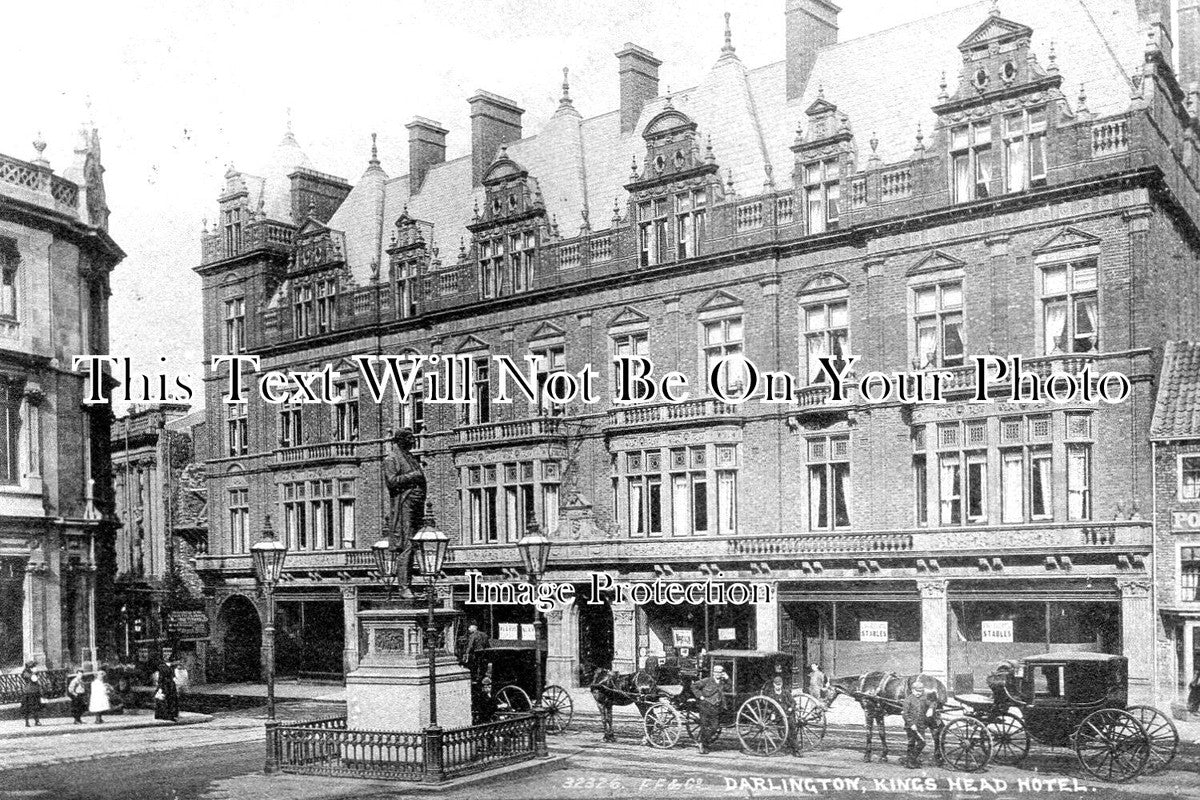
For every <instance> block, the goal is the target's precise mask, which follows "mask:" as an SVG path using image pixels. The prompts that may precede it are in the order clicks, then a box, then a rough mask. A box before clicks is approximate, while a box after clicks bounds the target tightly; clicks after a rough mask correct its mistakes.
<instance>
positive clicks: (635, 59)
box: [617, 42, 662, 133]
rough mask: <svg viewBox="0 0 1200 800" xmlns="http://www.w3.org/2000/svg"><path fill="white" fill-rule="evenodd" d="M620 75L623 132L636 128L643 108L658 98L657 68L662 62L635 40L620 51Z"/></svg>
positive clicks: (618, 56) (618, 57)
mask: <svg viewBox="0 0 1200 800" xmlns="http://www.w3.org/2000/svg"><path fill="white" fill-rule="evenodd" d="M617 62H618V63H619V64H620V76H621V133H629V132H630V131H632V130H633V129H634V128H636V127H637V122H638V118H639V117H641V115H642V107H643V106H645V105H646V103H647V102H649V101H650V100H653V99H654V98H655V97H658V68H659V67H661V66H662V62H661V61H659V60H658V59H657V58H655V57H654V54H653V53H651V52H650V51H649V50H647V49H646V48H644V47H638V46H637V45H636V44H633V43H632V42H626V43H625V49H623V50H621V51H620V52H618V53H617Z"/></svg>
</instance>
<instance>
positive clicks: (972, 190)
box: [950, 120, 992, 203]
mask: <svg viewBox="0 0 1200 800" xmlns="http://www.w3.org/2000/svg"><path fill="white" fill-rule="evenodd" d="M950 161H951V174H952V175H953V180H954V184H953V189H954V202H956V203H965V202H966V201H968V200H979V199H982V198H984V197H987V196H988V187H989V186H990V185H991V181H992V122H991V120H983V121H981V122H973V123H971V124H970V125H959V126H958V127H956V128H952V129H951V130H950Z"/></svg>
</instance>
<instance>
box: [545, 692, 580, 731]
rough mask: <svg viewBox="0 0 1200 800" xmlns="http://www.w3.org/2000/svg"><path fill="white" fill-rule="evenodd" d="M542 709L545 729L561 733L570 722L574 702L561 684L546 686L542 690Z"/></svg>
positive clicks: (573, 710) (573, 711)
mask: <svg viewBox="0 0 1200 800" xmlns="http://www.w3.org/2000/svg"><path fill="white" fill-rule="evenodd" d="M542 710H544V711H545V712H546V731H547V732H549V733H562V732H563V731H565V730H566V729H567V726H568V725H570V724H571V715H572V714H574V713H575V703H574V702H572V701H571V695H569V694H567V690H566V689H564V688H562V687H561V686H547V687H546V689H545V691H543V692H542Z"/></svg>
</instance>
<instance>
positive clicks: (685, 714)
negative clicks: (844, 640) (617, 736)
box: [642, 650, 825, 756]
mask: <svg viewBox="0 0 1200 800" xmlns="http://www.w3.org/2000/svg"><path fill="white" fill-rule="evenodd" d="M718 666H719V667H721V668H722V669H724V671H725V673H726V674H727V675H728V676H729V679H730V680H729V685H728V688H727V689H726V691H725V698H724V704H723V708H722V710H721V713H720V717H719V722H720V727H721V728H722V729H724V728H733V729H734V730H735V731H736V732H737V736H738V740H739V742H740V743H741V745H742V750H743V751H744V752H746V753H751V754H754V755H761V756H768V755H773V754H774V753H777V752H779V750H780V749H781V748H782V747H783V746H784V745H785V744H787V742H788V741H789V738H790V737H792V736H794V739H793V741H794V742H795V746H796V748H797V749H802V748H803V747H804V746H805V745H807V744H809V743H811V742H814V741H816V740H817V739H820V738H823V737H824V735H825V709H824V707H823V706H822V705H821V703H820V702H819V701H818V700H817V699H816V698H814V697H810V696H809V695H807V694H804V693H803V692H793V689H792V670H793V665H792V655H791V654H790V653H773V652H762V651H753V650H714V651H713V652H711V653H708V654H707V656H706V657H705V659H704V663H703V665H702V667H701V672H702V674H705V675H711V674H712V672H713V669H714V668H715V667H718ZM776 677H779V678H781V680H782V683H783V687H782V690H783V692H784V694H783V696H780V695H777V694H775V693H774V692H773V691H772V688H771V687H772V683H773V682H774V680H775V678H776ZM656 696H657V698H658V699H657V701H656V702H654V703H653V704H652V705H649V706H648V707H646V708H645V710H644V711H643V714H642V724H643V728H644V729H645V733H646V740H647V741H648V742H649V743H650V744H651V745H652V746H654V747H659V748H668V747H673V746H674V745H675V744H676V743H677V742H678V741H679V739H680V738H681V736H682V735H683V732H684V731H685V730H686V731H687V733H688V735H689V736H690V737H691V738H692V739H693V740H695V741H699V740H700V712H699V710H698V705H697V704H698V703H699V702H700V701H699V700H698V699H697V698H696V696H695V695H694V694H693V693H692V681H691V680H690V679H689V680H686V681H685V682H684V684H683V689H682V691H680V692H679V694H677V695H671V694H667V693H665V692H662V691H661V690H657V695H656Z"/></svg>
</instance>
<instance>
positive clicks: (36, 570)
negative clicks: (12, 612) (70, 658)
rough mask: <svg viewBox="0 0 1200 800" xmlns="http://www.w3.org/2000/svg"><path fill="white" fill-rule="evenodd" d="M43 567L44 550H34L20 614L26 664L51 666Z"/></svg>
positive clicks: (31, 554)
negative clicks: (49, 661)
mask: <svg viewBox="0 0 1200 800" xmlns="http://www.w3.org/2000/svg"><path fill="white" fill-rule="evenodd" d="M48 574H49V566H48V565H47V564H46V553H45V548H44V547H35V548H34V549H33V550H31V551H30V553H29V561H28V562H26V564H25V604H24V608H23V609H22V614H21V623H22V624H21V628H22V631H21V633H22V639H23V640H24V645H25V646H24V656H25V660H26V661H36V662H37V663H38V664H40V665H42V666H50V665H49V664H48V663H47V661H46V657H47V652H46V591H45V583H46V576H47V575H48Z"/></svg>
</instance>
